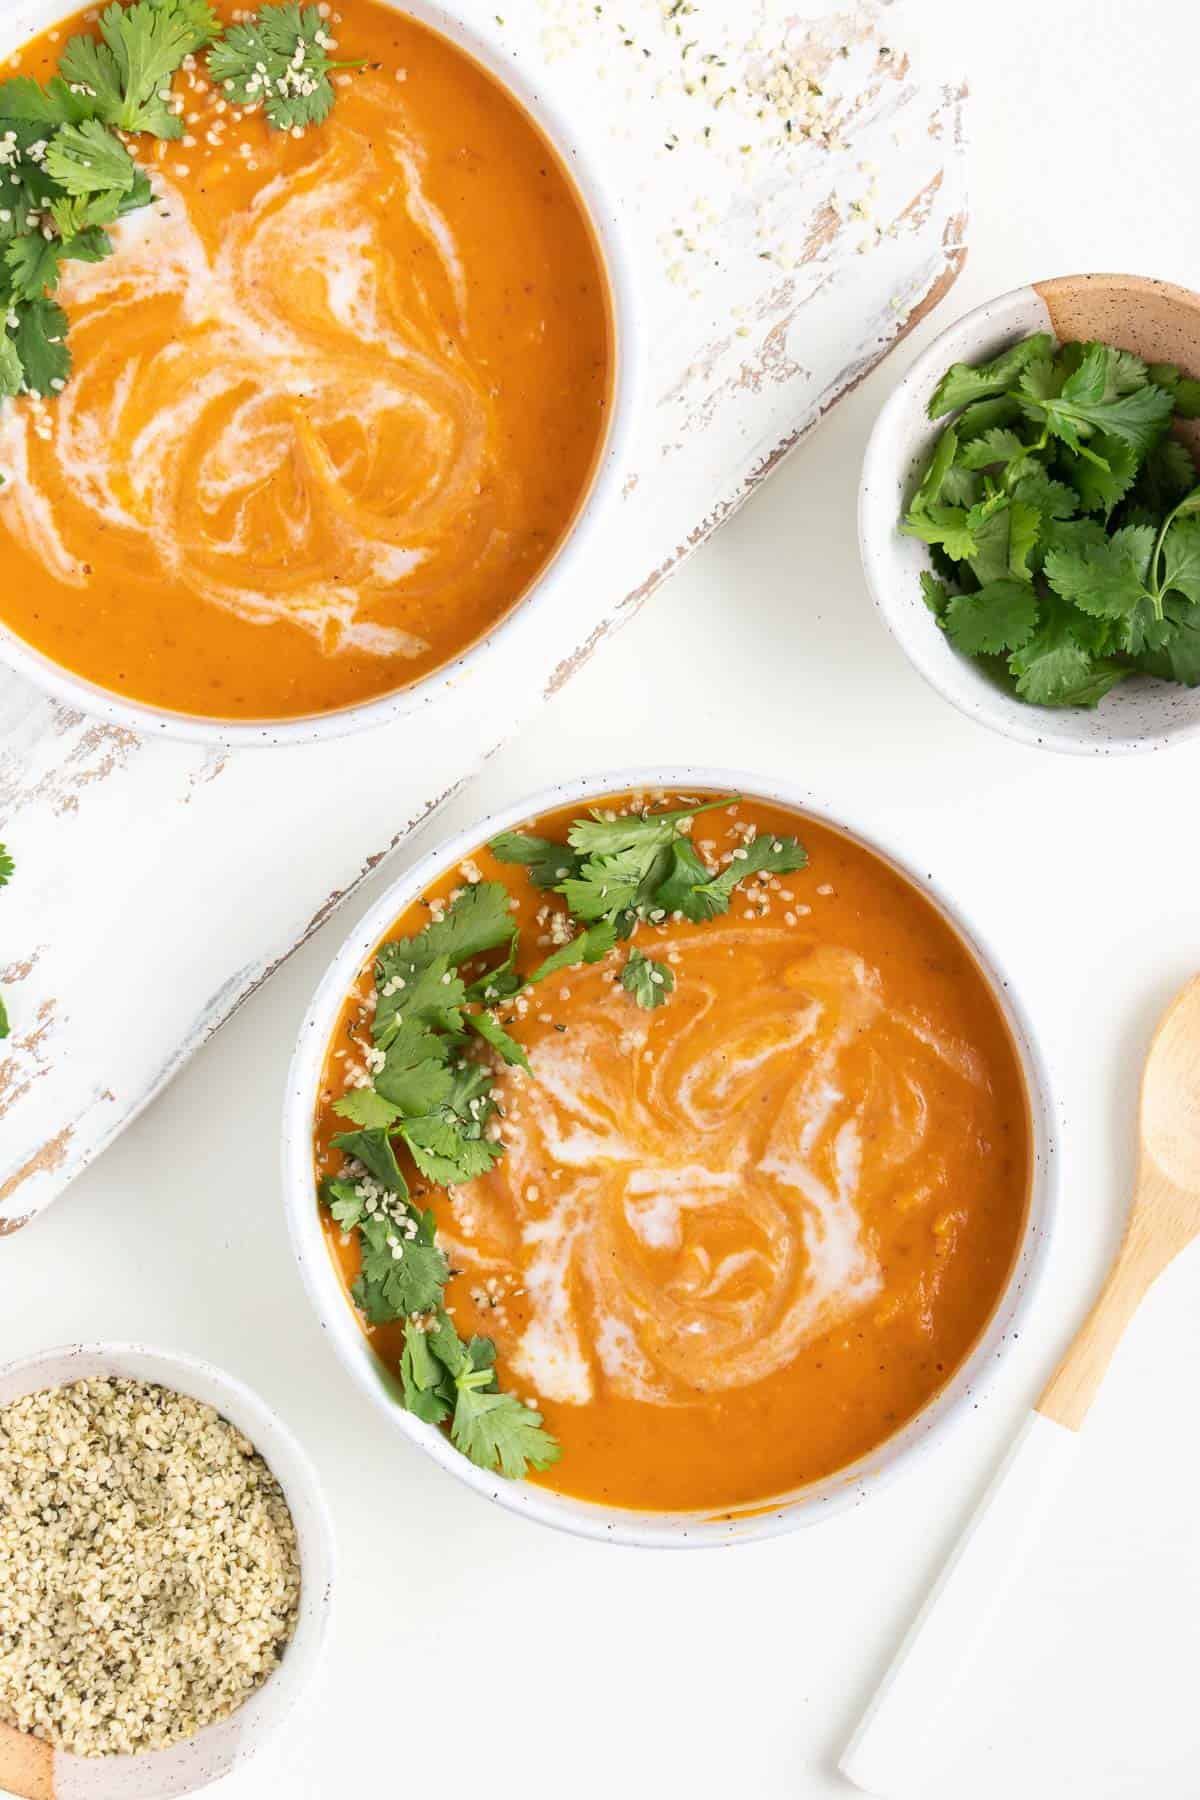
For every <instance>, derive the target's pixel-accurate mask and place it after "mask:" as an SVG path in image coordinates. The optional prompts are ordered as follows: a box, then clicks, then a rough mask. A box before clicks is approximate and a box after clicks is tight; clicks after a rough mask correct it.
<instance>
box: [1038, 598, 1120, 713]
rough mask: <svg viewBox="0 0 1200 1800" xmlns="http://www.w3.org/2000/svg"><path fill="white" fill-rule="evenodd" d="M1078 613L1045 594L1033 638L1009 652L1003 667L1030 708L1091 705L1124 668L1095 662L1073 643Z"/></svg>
mask: <svg viewBox="0 0 1200 1800" xmlns="http://www.w3.org/2000/svg"><path fill="white" fill-rule="evenodd" d="M1077 618H1078V614H1076V613H1075V612H1074V610H1073V609H1072V608H1071V607H1070V606H1068V605H1067V604H1066V603H1065V602H1064V601H1062V600H1059V599H1057V598H1056V597H1055V596H1053V595H1051V596H1050V597H1049V598H1048V599H1047V600H1046V601H1045V602H1043V606H1042V617H1041V622H1040V623H1039V625H1038V628H1037V630H1036V631H1035V632H1034V634H1033V636H1032V637H1031V638H1029V639H1028V641H1027V642H1026V643H1024V644H1023V645H1022V646H1021V648H1020V649H1019V650H1015V651H1013V653H1012V655H1011V656H1010V657H1009V659H1008V666H1009V668H1010V670H1011V671H1012V673H1013V675H1014V676H1015V678H1016V683H1017V692H1018V694H1019V695H1020V696H1021V698H1022V700H1028V701H1029V702H1030V703H1031V704H1032V705H1034V706H1095V705H1096V704H1097V703H1098V701H1099V700H1101V699H1102V698H1103V695H1104V694H1105V693H1107V692H1108V690H1109V688H1111V687H1113V686H1115V684H1116V682H1118V681H1120V680H1121V679H1122V678H1123V677H1124V676H1125V675H1126V674H1128V672H1129V671H1128V670H1126V669H1121V668H1119V667H1118V666H1117V665H1115V664H1110V663H1104V662H1098V661H1097V659H1096V658H1095V656H1094V655H1093V653H1092V652H1091V650H1089V649H1086V648H1085V647H1084V646H1083V645H1082V644H1081V643H1080V641H1079V638H1078V635H1077V629H1076V620H1077Z"/></svg>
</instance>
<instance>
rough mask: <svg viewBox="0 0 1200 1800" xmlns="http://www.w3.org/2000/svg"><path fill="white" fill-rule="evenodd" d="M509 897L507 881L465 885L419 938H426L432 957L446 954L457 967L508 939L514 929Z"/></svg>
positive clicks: (423, 939) (447, 959) (425, 941)
mask: <svg viewBox="0 0 1200 1800" xmlns="http://www.w3.org/2000/svg"><path fill="white" fill-rule="evenodd" d="M508 899H509V896H508V889H507V888H506V887H505V886H504V883H503V882H501V881H478V882H476V883H475V884H474V886H472V887H465V888H464V889H463V891H462V893H461V894H459V896H458V898H457V900H455V901H453V902H452V903H451V905H450V906H449V907H448V908H447V910H446V913H445V916H444V917H443V918H442V919H441V920H439V921H437V922H435V923H434V924H432V925H427V926H426V927H425V929H424V931H423V932H421V933H420V938H419V940H417V941H424V943H425V945H426V947H427V954H428V955H429V956H430V957H433V956H444V957H445V958H446V961H447V962H448V963H449V964H450V965H451V966H452V967H454V968H457V967H458V965H459V964H460V963H465V962H470V961H472V959H473V958H474V957H476V956H482V955H483V953H484V952H485V951H486V950H495V949H496V948H497V947H498V946H499V945H500V944H506V943H507V942H508V940H509V938H510V937H511V936H512V928H513V920H512V911H511V909H510V907H509V904H508ZM410 941H411V940H410Z"/></svg>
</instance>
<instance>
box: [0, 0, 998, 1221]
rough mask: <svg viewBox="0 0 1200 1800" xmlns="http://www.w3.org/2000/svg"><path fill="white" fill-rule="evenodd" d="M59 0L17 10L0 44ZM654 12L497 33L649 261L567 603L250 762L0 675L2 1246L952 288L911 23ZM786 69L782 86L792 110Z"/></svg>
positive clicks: (951, 260) (952, 126)
mask: <svg viewBox="0 0 1200 1800" xmlns="http://www.w3.org/2000/svg"><path fill="white" fill-rule="evenodd" d="M6 10H7V9H6ZM54 10H56V9H55V8H53V7H49V6H45V5H42V6H40V7H39V8H37V9H35V8H33V7H32V6H30V5H24V6H17V7H15V8H13V10H12V12H11V13H10V14H9V15H8V17H7V18H6V19H5V20H4V22H3V23H2V24H0V34H3V36H2V38H0V48H4V47H8V46H11V45H12V44H14V43H15V42H18V41H19V40H20V37H21V35H22V25H24V28H25V29H28V28H29V26H30V25H31V24H36V23H37V21H38V20H39V19H41V20H46V19H48V18H49V17H50V15H51V12H52V11H54ZM603 10H604V14H605V15H607V13H608V11H609V10H610V9H609V8H608V7H605V8H604V9H603ZM669 10H670V6H669V5H666V6H664V7H663V8H662V9H661V13H660V7H659V5H658V4H657V3H652V0H638V4H637V5H633V6H631V7H630V8H629V9H628V11H629V16H630V17H632V18H633V19H634V21H635V27H636V31H637V37H636V39H635V41H634V42H633V43H626V42H625V41H624V40H623V38H622V36H621V35H620V33H619V32H618V29H617V27H616V25H615V24H614V23H607V22H606V19H605V17H602V18H601V19H599V20H597V19H596V18H595V16H594V9H593V6H592V5H591V4H590V3H589V4H586V5H585V4H582V0H516V3H515V4H513V3H507V4H506V8H505V14H504V21H505V22H504V24H503V25H501V24H499V23H498V22H496V21H495V20H494V19H491V15H489V19H490V23H489V25H488V26H487V28H486V29H487V31H488V33H489V35H490V38H491V41H492V43H493V46H494V47H495V48H496V49H498V50H501V51H502V52H503V53H504V54H505V55H507V56H512V57H514V58H515V59H516V61H517V62H518V63H519V65H520V67H521V69H522V72H523V73H524V75H525V76H526V78H527V79H529V80H531V81H533V82H534V83H535V85H538V86H540V87H542V88H544V89H545V90H547V91H552V92H553V93H554V96H555V99H556V102H557V103H558V104H559V105H560V106H561V107H563V109H564V110H565V111H566V112H567V113H568V115H569V116H571V117H573V118H575V119H577V120H578V122H579V123H578V131H579V135H580V137H581V139H582V140H583V142H584V144H585V146H586V147H588V148H590V149H592V150H593V151H594V152H596V153H598V154H599V155H601V156H602V157H603V158H604V159H605V164H606V167H607V170H608V175H609V179H610V181H611V182H612V183H613V184H614V186H615V187H616V188H617V190H618V191H619V192H621V193H623V194H624V195H625V196H627V201H628V207H629V212H630V224H631V227H632V232H633V235H634V247H635V250H637V251H638V253H639V257H640V264H641V269H642V273H643V305H644V310H645V316H646V326H647V337H648V342H649V347H650V364H651V381H650V387H649V392H648V405H647V407H646V410H645V416H644V418H643V421H642V424H641V428H640V430H639V432H638V434H637V438H636V441H635V443H634V446H633V450H632V454H631V459H630V461H631V466H630V470H629V478H628V480H627V482H626V484H625V495H624V499H623V501H622V505H621V509H620V512H619V514H618V515H617V518H616V528H615V529H614V531H613V533H612V538H611V542H610V543H609V545H608V546H607V548H606V553H605V557H604V561H603V566H600V567H597V568H596V569H595V570H594V572H593V573H592V574H591V576H590V577H589V576H585V577H583V578H581V579H580V580H579V581H578V583H577V584H576V586H575V588H574V590H573V593H572V596H571V604H570V606H569V607H564V608H562V609H561V611H560V613H559V614H558V615H557V616H556V617H555V618H554V619H553V620H552V621H549V622H548V621H546V620H545V619H543V620H541V621H540V622H539V627H538V630H537V632H536V633H525V634H514V638H515V641H514V642H513V643H511V644H508V645H505V646H503V647H502V650H503V654H502V655H498V656H497V658H496V660H495V661H493V662H492V663H490V664H489V666H488V668H487V670H486V672H485V673H484V674H483V675H482V676H478V675H477V676H476V677H475V678H473V679H470V680H469V681H467V682H465V683H464V684H463V685H462V686H460V687H459V688H458V689H456V690H455V691H453V692H452V693H450V694H449V695H448V696H447V697H446V698H445V699H443V700H441V701H439V703H438V707H437V710H436V715H435V714H433V713H426V714H424V715H422V716H418V717H416V718H411V719H408V720H401V721H398V722H396V723H395V724H392V725H389V726H387V727H385V728H383V729H382V730H380V731H378V732H375V733H370V734H363V735H360V736H358V737H352V738H348V739H341V740H337V741H334V742H330V743H325V744H316V745H306V746H295V747H288V748H286V749H276V750H272V751H266V752H257V753H256V752H252V751H249V752H241V753H238V754H236V755H226V754H222V753H219V752H215V751H206V750H205V749H203V748H199V747H196V746H192V745H187V744H181V743H167V742H163V741H155V742H148V741H144V740H141V739H139V738H137V737H135V736H133V735H132V734H131V733H129V732H126V731H123V730H121V729H119V728H117V727H114V726H110V725H105V724H101V723H97V722H95V721H93V720H89V719H86V718H83V717H82V716H80V715H77V714H74V713H71V712H69V711H67V710H66V709H65V708H63V707H61V706H59V705H57V704H56V703H53V702H51V701H49V700H46V699H44V698H43V697H41V696H40V695H39V694H37V693H35V692H34V691H33V690H32V689H30V688H28V687H27V686H26V685H25V684H24V683H23V682H22V681H20V680H19V679H17V678H16V677H14V676H10V675H0V837H2V838H3V840H4V841H5V842H7V844H8V845H9V848H10V849H11V851H12V852H13V854H14V856H15V857H16V858H17V861H18V864H19V869H18V876H17V878H16V879H15V880H14V881H13V883H12V884H11V886H10V887H8V888H7V889H6V890H5V892H4V895H3V899H2V902H0V905H2V911H0V926H2V931H0V985H2V986H3V989H4V991H5V993H6V996H7V1000H8V1006H9V1012H10V1015H11V1018H12V1023H13V1034H12V1036H11V1037H10V1038H9V1039H8V1041H7V1043H6V1044H4V1045H3V1046H2V1047H0V1048H2V1050H3V1055H2V1056H0V1230H3V1229H4V1228H5V1226H6V1225H7V1226H8V1227H9V1228H10V1229H11V1228H13V1227H15V1226H16V1225H17V1224H19V1223H21V1222H23V1221H24V1220H25V1219H27V1218H28V1217H30V1216H31V1215H32V1214H33V1213H34V1212H36V1211H38V1210H39V1209H40V1208H41V1207H42V1206H44V1205H45V1204H46V1203H47V1202H48V1201H49V1200H51V1199H52V1198H53V1197H54V1196H55V1195H56V1194H57V1193H58V1192H60V1191H61V1189H62V1188H63V1187H64V1186H65V1185H66V1183H67V1182H68V1181H69V1180H70V1179H71V1177H72V1176H73V1175H74V1174H76V1173H77V1172H78V1171H79V1170H80V1169H81V1168H82V1167H83V1166H84V1164H85V1163H86V1162H87V1161H88V1160H89V1159H90V1158H91V1157H92V1156H94V1155H95V1154H96V1152H97V1151H98V1150H100V1149H101V1148H103V1146H104V1144H105V1143H106V1142H107V1141H108V1140H109V1139H110V1138H111V1137H112V1136H113V1135H114V1134H115V1133H117V1132H118V1131H120V1130H121V1128H122V1127H123V1126H124V1125H125V1124H127V1123H128V1121H129V1120H130V1119H131V1118H132V1117H133V1116H134V1114H135V1113H136V1112H137V1111H138V1110H139V1109H140V1108H141V1107H142V1106H143V1105H145V1103H146V1102H147V1100H149V1099H150V1098H151V1096H152V1095H153V1094H154V1093H155V1092H156V1091H157V1090H158V1088H159V1087H161V1085H162V1084H163V1083H164V1082H165V1081H167V1080H168V1079H169V1078H170V1076H171V1075H172V1074H173V1073H174V1071H175V1070H176V1069H177V1068H178V1067H179V1066H180V1064H181V1063H182V1062H183V1061H184V1060H186V1058H187V1057H188V1056H189V1055H190V1054H191V1053H192V1051H193V1050H195V1049H196V1047H197V1046H198V1045H199V1044H200V1043H202V1042H203V1041H204V1039H205V1038H206V1037H207V1036H209V1035H210V1034H211V1033H212V1032H213V1031H214V1030H216V1028H217V1027H218V1026H219V1025H220V1024H221V1022H222V1020H223V1019H225V1018H226V1017H227V1016H228V1015H229V1013H230V1012H231V1011H232V1009H233V1008H234V1007H236V1006H237V1004H238V1003H239V1001H240V1000H241V999H243V998H244V997H245V995H246V994H247V993H249V992H250V991H251V990H252V989H253V988H254V987H255V986H256V985H257V983H258V982H259V981H261V980H262V979H263V977H264V975H265V974H267V973H269V972H270V970H271V968H272V967H273V966H274V965H275V964H276V963H277V961H278V960H279V959H280V958H282V957H283V956H286V955H287V953H288V952H289V950H291V949H292V948H293V947H294V946H295V945H296V944H297V943H298V942H299V941H300V940H301V939H302V938H303V937H304V936H305V935H306V933H307V932H308V931H310V930H311V929H312V928H313V926H314V924H315V923H317V922H319V920H320V919H321V918H323V917H324V916H325V915H326V913H327V912H328V911H329V910H330V908H331V907H333V906H334V905H336V904H337V902H338V901H339V900H340V899H341V898H342V897H343V896H344V895H345V894H346V893H347V892H349V890H350V889H351V888H352V887H353V886H354V884H355V882H356V881H357V880H359V879H360V878H361V876H362V875H363V874H364V873H366V872H367V870H368V869H370V868H371V867H373V866H374V865H375V864H376V863H377V862H378V861H379V859H380V858H381V857H382V856H384V855H386V854H387V852H388V851H389V850H390V849H392V848H393V847H394V846H395V845H396V844H397V843H398V842H399V841H400V839H401V838H403V837H405V836H407V835H408V834H409V833H410V832H411V831H413V830H414V829H415V828H417V827H418V826H419V825H420V823H421V821H422V820H423V819H424V818H425V817H426V816H427V815H428V814H429V813H430V811H431V810H432V809H433V808H434V807H435V806H436V805H437V803H438V802H439V801H440V800H441V799H442V798H443V797H444V796H445V795H446V794H447V793H448V792H449V791H450V790H451V789H452V788H454V787H455V786H456V785H457V784H458V783H459V782H460V781H461V780H462V779H463V778H464V777H465V776H466V775H467V774H469V773H470V772H471V771H472V770H473V769H475V768H477V767H478V765H479V764H480V762H481V761H482V760H483V758H484V757H486V756H487V754H488V753H489V752H490V751H491V750H492V749H493V748H494V747H495V746H496V745H497V744H498V743H500V742H501V741H502V740H503V739H504V738H505V737H506V736H507V735H508V734H509V733H511V732H512V731H513V730H514V729H516V728H517V726H519V725H520V723H521V722H522V720H523V719H525V718H527V717H529V716H530V715H531V714H532V713H533V712H534V711H535V710H536V708H537V707H538V705H539V703H540V701H541V699H542V698H543V696H544V695H545V693H546V692H547V691H548V690H552V689H554V688H556V687H557V686H559V685H560V684H561V682H562V681H563V680H565V679H566V678H567V677H568V676H569V674H570V672H571V670H572V668H573V667H574V666H577V664H578V662H579V661H580V660H581V659H582V658H583V657H584V656H586V654H587V653H588V651H589V650H590V649H591V648H592V647H593V646H594V645H595V644H596V643H597V642H599V640H600V639H601V638H602V637H603V635H604V634H605V632H607V631H608V630H610V629H612V628H613V627H614V626H615V625H616V624H618V623H620V621H621V620H622V618H624V617H628V616H629V615H630V614H631V613H632V612H633V611H634V610H635V609H636V607H637V606H638V605H639V604H640V603H641V601H642V600H643V599H645V598H646V597H647V596H648V595H649V594H650V593H652V592H653V590H654V588H655V587H656V586H657V585H658V583H659V582H660V581H661V580H662V579H663V578H664V577H665V576H666V575H667V574H668V573H669V572H670V571H671V569H672V568H674V567H675V566H677V565H678V563H679V562H680V561H681V559H682V558H683V557H684V556H685V555H686V554H687V553H688V551H689V550H690V549H692V548H694V547H695V545H697V544H698V543H700V542H702V541H703V539H704V538H705V537H706V536H708V534H709V533H711V532H712V531H713V530H714V529H715V528H716V527H717V526H718V525H719V524H720V523H721V522H722V520H723V519H725V518H726V517H728V516H729V514H730V513H731V512H732V511H733V510H734V509H735V508H736V507H737V506H738V505H739V504H740V502H741V501H742V500H743V499H744V498H745V497H746V495H747V494H748V493H749V492H750V491H751V489H752V488H753V487H754V486H755V484H756V483H757V482H759V481H761V480H762V479H763V477H764V476H765V475H766V474H768V473H769V472H770V471H771V469H772V468H773V467H774V466H775V465H776V463H777V462H778V461H779V459H780V458H781V457H782V456H783V455H784V454H785V453H786V451H787V450H788V449H789V448H790V447H791V446H792V445H793V444H794V443H795V442H796V441H797V440H798V439H799V437H800V436H802V435H803V434H804V433H805V432H806V431H807V430H809V429H810V428H811V427H812V426H813V425H814V424H815V423H816V422H817V421H818V420H819V418H820V417H821V415H822V413H823V412H824V411H825V410H827V409H828V407H830V406H831V405H832V404H833V403H834V402H835V401H836V400H837V399H838V397H839V396H840V395H841V394H843V393H844V392H845V391H846V390H847V389H848V388H849V387H851V386H852V385H853V384H854V382H855V381H856V380H857V379H858V378H859V377H860V376H861V375H862V374H864V373H865V372H866V370H867V369H869V368H870V367H871V366H872V364H873V363H875V362H876V361H877V360H878V359H879V358H880V357H881V356H883V355H885V354H886V353H887V351H888V349H889V348H890V347H891V346H892V345H893V344H894V343H895V342H896V341H897V340H898V339H899V337H900V336H902V335H903V333H904V330H905V329H906V327H907V326H908V325H910V324H911V323H913V322H914V320H915V319H916V318H917V317H919V316H920V315H921V314H922V313H923V312H924V311H925V310H927V309H928V307H929V306H930V305H931V304H933V303H934V302H935V301H936V299H937V298H938V297H939V296H940V295H941V294H942V293H943V292H944V291H945V289H946V288H947V287H948V286H949V284H950V282H951V281H952V280H953V278H954V275H955V273H956V272H957V269H958V265H959V261H960V259H961V251H962V235H963V220H964V216H965V201H964V191H963V158H962V146H961V116H960V115H961V96H960V95H958V94H956V93H953V92H951V91H948V90H946V89H943V88H930V87H927V86H924V85H923V84H922V82H921V80H920V77H919V74H918V73H916V72H914V70H913V69H912V68H911V67H910V66H909V62H908V59H907V57H906V55H905V53H904V48H903V31H904V18H903V12H902V10H901V9H899V8H894V7H889V6H883V5H875V4H854V5H851V6H848V7H846V8H845V9H844V10H842V11H841V12H836V13H835V12H832V11H827V10H826V9H825V8H823V7H821V6H819V5H815V4H812V5H807V6H801V7H799V8H798V9H793V8H792V7H790V6H789V7H788V8H787V10H786V11H785V10H784V9H782V8H781V7H779V6H778V5H775V4H772V3H771V0H762V4H761V6H759V7H754V8H747V7H746V6H745V5H744V4H741V3H740V0H706V4H705V6H704V7H703V9H699V10H697V11H696V12H695V13H690V14H689V13H682V14H677V15H676V17H675V19H674V20H666V19H665V18H664V17H663V16H661V15H662V14H665V13H666V12H668V11H669ZM748 18H749V23H747V20H748ZM624 22H625V24H629V22H630V18H629V17H627V18H625V21H624ZM681 22H682V24H683V25H684V26H686V27H688V29H687V30H686V31H681V32H679V33H678V34H677V33H676V31H675V29H674V27H675V24H678V23H681ZM477 29H481V30H482V29H484V28H483V27H477ZM685 45H693V46H694V47H692V48H690V49H689V50H688V51H687V53H686V55H685V54H684V46H685ZM843 46H845V50H846V54H844V55H843V54H842V47H843ZM646 49H649V50H650V52H651V53H650V55H648V56H647V55H644V54H643V51H645V50H646ZM705 57H709V58H712V59H714V60H712V61H709V62H705V61H704V58H705ZM781 63H786V64H787V65H788V66H789V67H790V68H792V69H795V68H797V67H800V68H802V69H803V70H805V71H807V73H806V75H805V81H804V83H803V86H802V87H800V88H792V89H791V90H790V91H789V92H786V93H785V92H783V89H784V88H786V87H787V82H786V80H785V81H783V82H781V80H780V73H779V71H780V65H781ZM722 65H723V76H724V78H725V79H726V80H727V81H729V82H730V84H739V85H738V92H737V93H736V94H734V95H733V96H731V97H730V98H729V99H728V100H727V101H726V102H725V103H724V104H723V105H722V106H721V107H719V108H716V109H714V108H713V107H712V105H711V101H710V100H709V98H708V97H707V94H706V92H704V91H703V90H702V89H700V88H699V85H698V82H699V73H700V72H701V71H704V70H708V71H715V70H718V69H721V68H722ZM747 81H749V82H750V83H751V84H752V85H753V84H757V86H758V89H759V92H758V93H757V94H756V96H755V97H754V99H753V100H751V99H749V98H748V97H747V90H746V85H745V84H746V82H747ZM688 86H693V87H697V89H698V91H696V92H693V93H691V94H689V93H687V92H686V88H687V87H688ZM816 90H819V92H817V91H816ZM759 110H761V111H762V112H763V114H764V117H763V118H762V119H759V118H757V117H756V116H755V114H756V112H757V111H759ZM785 115H787V116H792V117H793V131H792V132H791V133H790V134H789V133H787V131H786V124H785ZM706 127H707V128H708V136H707V137H706V136H705V129H706ZM743 144H749V145H750V146H751V147H750V149H749V150H747V151H743V149H742V145H743ZM668 145H670V146H671V147H670V148H668Z"/></svg>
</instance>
